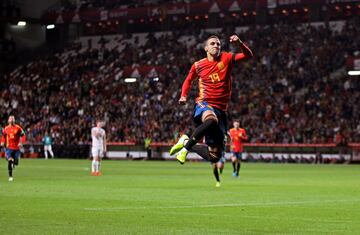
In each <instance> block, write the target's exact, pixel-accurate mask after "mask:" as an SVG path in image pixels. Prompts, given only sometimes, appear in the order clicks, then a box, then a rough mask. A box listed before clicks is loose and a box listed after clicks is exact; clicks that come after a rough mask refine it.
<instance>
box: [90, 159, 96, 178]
mask: <svg viewBox="0 0 360 235" xmlns="http://www.w3.org/2000/svg"><path fill="white" fill-rule="evenodd" d="M91 175H94V176H95V175H96V160H95V158H93V160H92V161H91Z"/></svg>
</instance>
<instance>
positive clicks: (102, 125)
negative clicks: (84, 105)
mask: <svg viewBox="0 0 360 235" xmlns="http://www.w3.org/2000/svg"><path fill="white" fill-rule="evenodd" d="M104 126H105V122H97V127H104Z"/></svg>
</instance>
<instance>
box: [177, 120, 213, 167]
mask: <svg viewBox="0 0 360 235" xmlns="http://www.w3.org/2000/svg"><path fill="white" fill-rule="evenodd" d="M217 123H218V120H217V118H216V116H215V117H213V115H212V114H210V115H209V118H207V119H205V120H204V122H203V123H202V124H201V125H200V126H198V127H197V128H196V129H195V130H194V132H193V134H192V135H191V137H190V138H188V139H187V140H184V141H183V148H182V149H181V150H180V152H178V154H177V155H176V159H177V160H178V161H179V162H180V163H181V164H184V163H185V160H186V156H187V154H188V152H189V151H190V150H193V151H194V152H196V153H198V152H197V151H196V150H194V149H193V147H194V146H195V145H196V144H197V143H198V142H199V140H201V139H202V138H203V137H204V136H205V133H206V132H207V131H208V130H209V129H211V128H214V127H216V125H217ZM202 152H203V151H202ZM199 155H200V156H201V157H203V158H204V159H206V160H209V159H208V156H206V154H205V155H202V154H199ZM210 157H211V154H210ZM210 161H211V160H210ZM211 162H213V161H211Z"/></svg>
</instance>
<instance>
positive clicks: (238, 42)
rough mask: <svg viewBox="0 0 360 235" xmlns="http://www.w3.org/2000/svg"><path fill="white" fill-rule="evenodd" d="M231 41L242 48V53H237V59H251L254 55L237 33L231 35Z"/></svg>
mask: <svg viewBox="0 0 360 235" xmlns="http://www.w3.org/2000/svg"><path fill="white" fill-rule="evenodd" d="M230 43H232V44H234V45H235V46H236V47H238V48H240V50H241V53H237V54H235V58H234V60H235V61H239V60H242V59H249V58H251V57H253V56H254V55H253V53H252V51H251V50H250V48H249V47H248V46H246V45H245V43H244V42H243V41H241V40H240V38H239V37H238V36H237V35H232V36H230Z"/></svg>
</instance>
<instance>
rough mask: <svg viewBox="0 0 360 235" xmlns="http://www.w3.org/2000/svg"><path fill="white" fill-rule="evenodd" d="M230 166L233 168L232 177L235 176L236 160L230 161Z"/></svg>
mask: <svg viewBox="0 0 360 235" xmlns="http://www.w3.org/2000/svg"><path fill="white" fill-rule="evenodd" d="M232 166H233V173H232V175H233V176H236V160H232Z"/></svg>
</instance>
